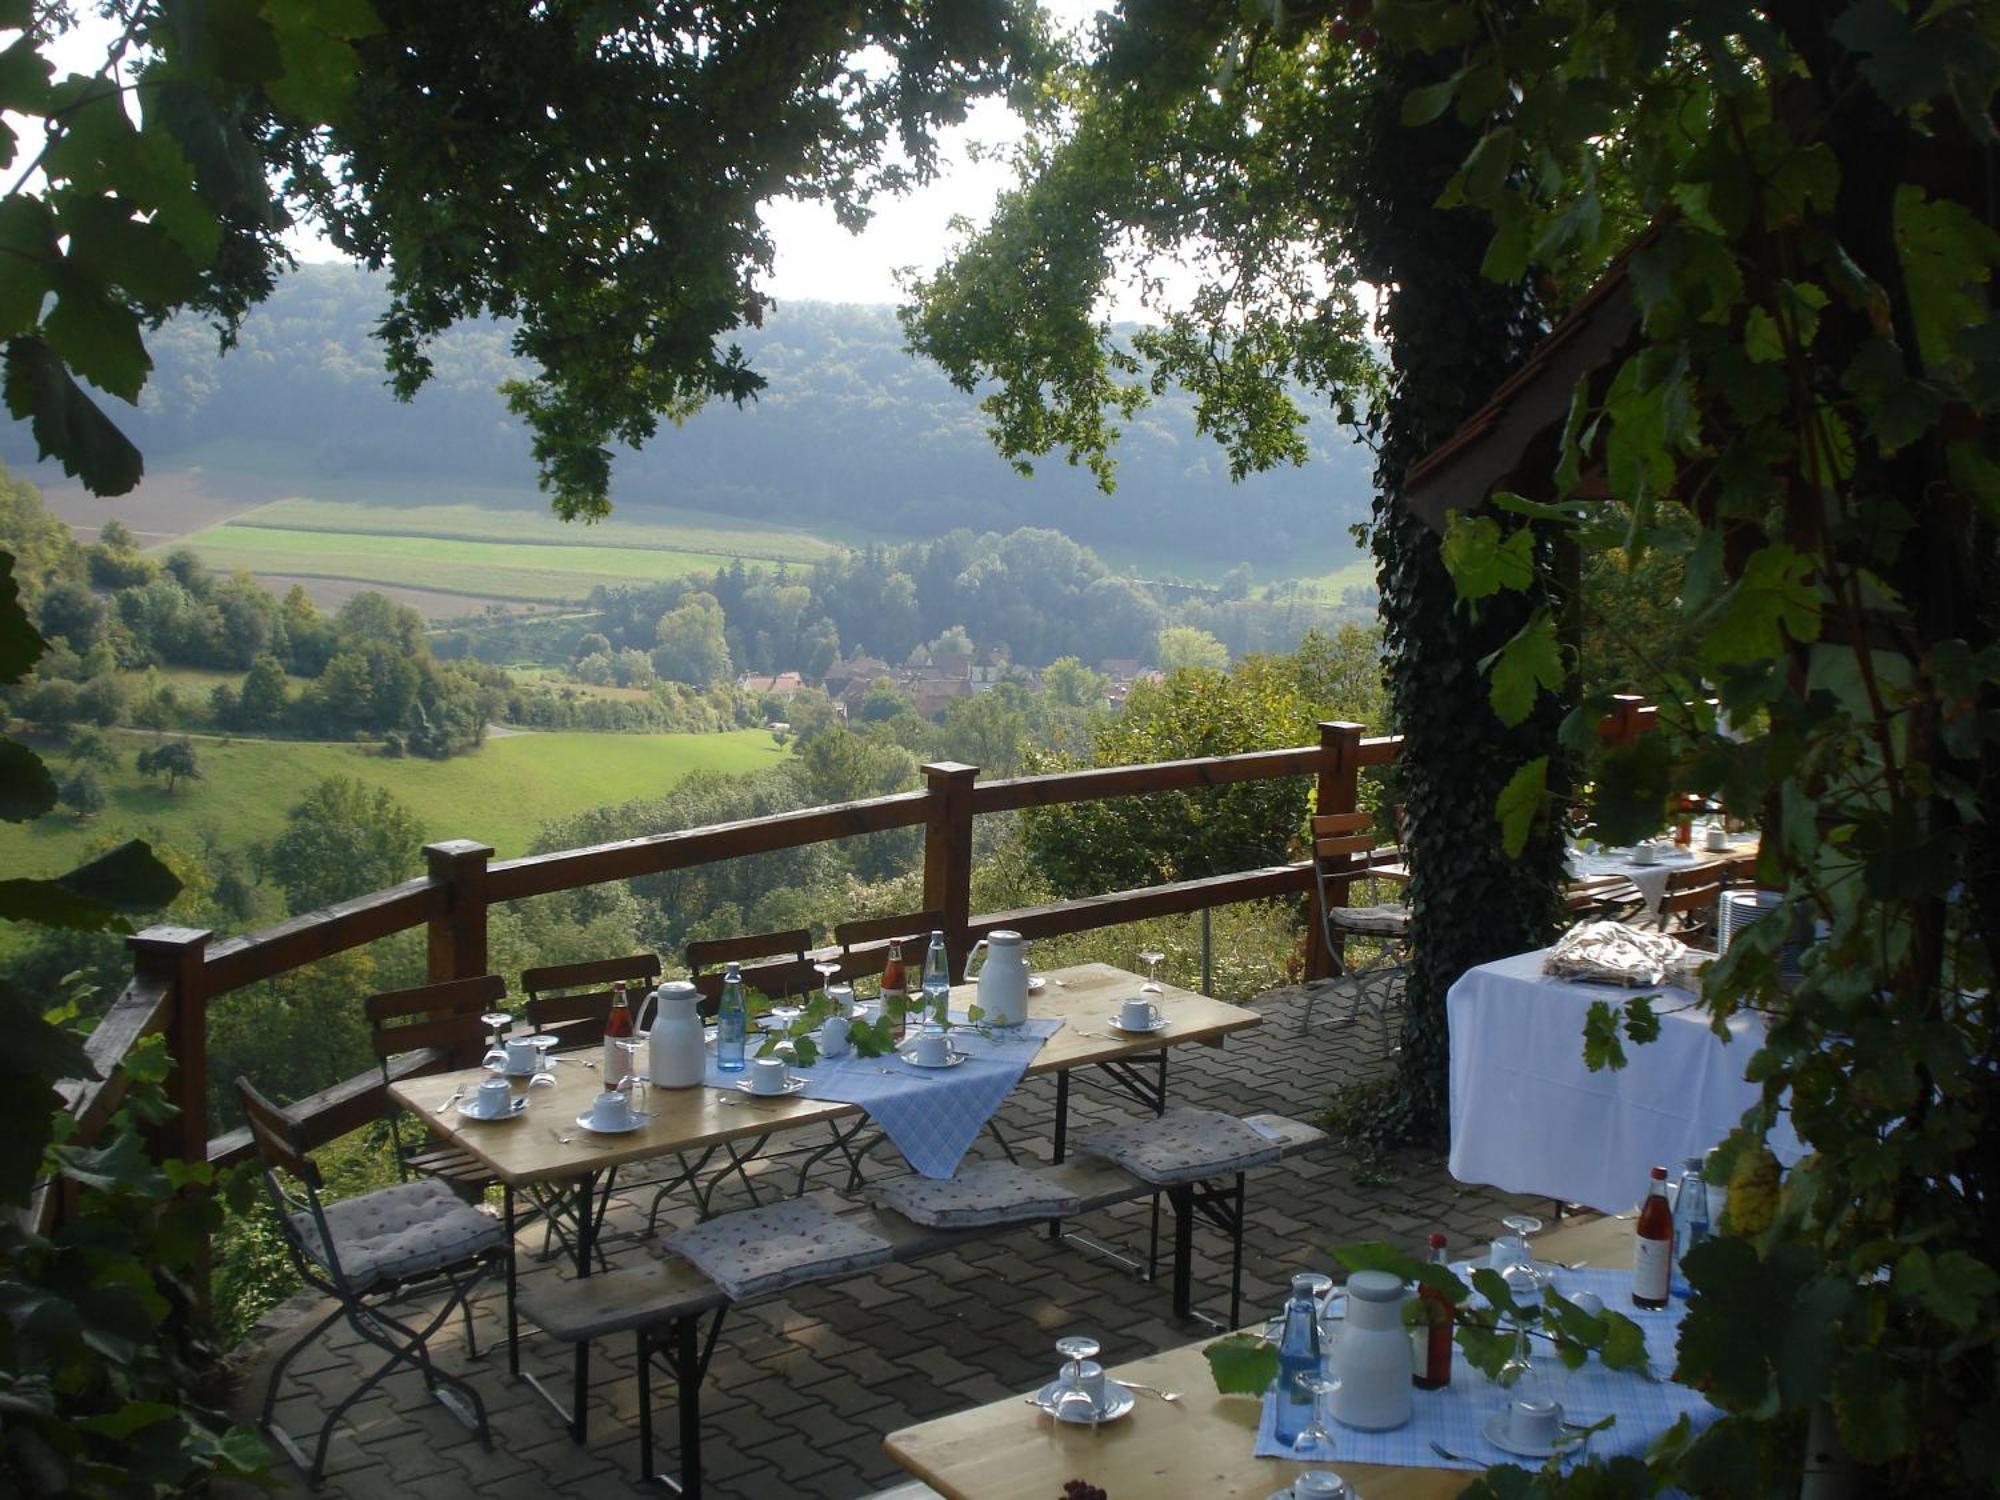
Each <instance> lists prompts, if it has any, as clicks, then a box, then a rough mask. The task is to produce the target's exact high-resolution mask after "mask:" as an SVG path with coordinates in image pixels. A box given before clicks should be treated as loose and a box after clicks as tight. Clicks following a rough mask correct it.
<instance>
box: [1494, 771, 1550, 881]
mask: <svg viewBox="0 0 2000 1500" xmlns="http://www.w3.org/2000/svg"><path fill="white" fill-rule="evenodd" d="M1548 780H1549V758H1548V757H1547V756H1546V755H1538V756H1536V757H1535V758H1534V759H1533V760H1531V761H1529V762H1528V763H1527V764H1526V765H1524V766H1522V767H1521V768H1520V769H1519V770H1517V771H1515V772H1514V774H1513V775H1512V776H1510V777H1508V778H1507V784H1506V785H1505V786H1503V787H1502V788H1500V795H1499V796H1498V797H1497V798H1495V799H1494V803H1493V810H1494V812H1495V814H1496V815H1498V817H1499V819H1500V842H1501V847H1502V848H1504V849H1505V850H1506V851H1507V854H1508V857H1509V858H1518V857H1519V856H1520V853H1521V851H1522V850H1523V849H1525V848H1527V847H1528V830H1529V829H1530V828H1532V827H1533V826H1534V822H1535V816H1536V814H1537V813H1539V812H1540V811H1541V809H1542V804H1543V802H1544V801H1546V800H1547V797H1548Z"/></svg>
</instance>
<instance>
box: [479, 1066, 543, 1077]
mask: <svg viewBox="0 0 2000 1500" xmlns="http://www.w3.org/2000/svg"><path fill="white" fill-rule="evenodd" d="M486 1071H487V1072H489V1073H491V1074H492V1075H493V1076H494V1077H495V1078H512V1079H516V1080H519V1079H524V1078H533V1077H534V1076H535V1069H533V1068H530V1069H528V1071H527V1072H525V1073H516V1072H515V1071H514V1070H513V1069H512V1068H509V1067H507V1066H506V1065H505V1064H503V1063H488V1064H487V1065H486Z"/></svg>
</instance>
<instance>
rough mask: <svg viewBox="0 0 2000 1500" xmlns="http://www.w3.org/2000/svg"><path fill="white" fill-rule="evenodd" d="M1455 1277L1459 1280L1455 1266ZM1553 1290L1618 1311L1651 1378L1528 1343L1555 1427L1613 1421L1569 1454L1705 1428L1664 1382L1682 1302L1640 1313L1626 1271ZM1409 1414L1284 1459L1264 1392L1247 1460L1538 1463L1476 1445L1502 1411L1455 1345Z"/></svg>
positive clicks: (1617, 1448)
mask: <svg viewBox="0 0 2000 1500" xmlns="http://www.w3.org/2000/svg"><path fill="white" fill-rule="evenodd" d="M1454 1269H1455V1270H1457V1272H1458V1274H1459V1275H1460V1276H1461V1277H1464V1276H1466V1275H1468V1274H1469V1273H1468V1271H1467V1270H1466V1269H1465V1268H1462V1267H1455V1268H1454ZM1556 1290H1557V1291H1558V1292H1560V1293H1561V1294H1562V1295H1563V1296H1565V1297H1571V1298H1573V1297H1575V1296H1576V1294H1577V1293H1578V1292H1586V1291H1587V1292H1595V1293H1597V1295H1598V1296H1599V1297H1601V1298H1603V1299H1604V1305H1605V1307H1607V1308H1609V1309H1611V1310H1612V1311H1614V1312H1621V1313H1624V1314H1625V1315H1626V1316H1627V1317H1629V1318H1631V1319H1632V1321H1633V1322H1635V1323H1637V1324H1638V1325H1639V1328H1640V1330H1641V1331H1642V1332H1643V1333H1644V1334H1645V1336H1646V1357H1647V1361H1648V1364H1649V1365H1650V1367H1651V1372H1652V1373H1653V1374H1654V1375H1656V1376H1659V1377H1662V1378H1660V1379H1658V1380H1648V1379H1647V1378H1646V1377H1645V1376H1643V1375H1641V1374H1639V1373H1638V1372H1636V1371H1626V1370H1608V1369H1606V1368H1605V1367H1604V1366H1603V1365H1602V1364H1601V1363H1599V1362H1598V1361H1597V1360H1596V1359H1595V1358H1594V1357H1593V1358H1592V1359H1590V1360H1588V1361H1587V1362H1585V1364H1584V1365H1583V1366H1582V1367H1581V1368H1579V1369H1575V1370H1565V1369H1564V1368H1563V1367H1562V1362H1561V1361H1560V1360H1559V1359H1557V1358H1556V1356H1555V1354H1554V1353H1553V1352H1546V1353H1544V1352H1539V1351H1546V1350H1547V1345H1546V1344H1540V1343H1539V1341H1538V1353H1537V1363H1538V1364H1540V1362H1541V1360H1543V1359H1546V1360H1547V1364H1546V1365H1545V1366H1543V1368H1546V1369H1547V1370H1549V1371H1550V1372H1552V1389H1551V1391H1550V1394H1552V1395H1553V1396H1554V1397H1555V1399H1556V1400H1558V1401H1560V1402H1561V1403H1562V1408H1563V1420H1564V1421H1566V1422H1580V1423H1583V1424H1584V1425H1586V1426H1587V1425H1589V1424H1590V1423H1593V1422H1597V1421H1601V1420H1602V1419H1603V1418H1605V1417H1607V1416H1612V1415H1614V1414H1615V1415H1616V1416H1617V1419H1618V1420H1617V1421H1616V1422H1614V1423H1613V1424H1612V1425H1611V1426H1610V1427H1608V1428H1606V1429H1605V1430H1604V1431H1603V1432H1599V1433H1594V1434H1592V1436H1591V1439H1590V1441H1589V1443H1588V1444H1581V1443H1580V1444H1578V1445H1577V1447H1576V1448H1575V1449H1574V1450H1573V1453H1575V1454H1581V1453H1584V1452H1590V1453H1594V1454H1596V1455H1597V1456H1598V1457H1600V1458H1611V1457H1616V1456H1619V1455H1628V1456H1631V1457H1634V1458H1637V1457H1641V1456H1643V1455H1644V1453H1645V1452H1646V1449H1647V1448H1648V1447H1649V1446H1650V1445H1651V1444H1652V1441H1653V1439H1654V1438H1656V1437H1658V1436H1659V1435H1660V1434H1661V1433H1663V1432H1665V1431H1666V1430H1667V1429H1668V1428H1669V1427H1671V1426H1673V1424H1674V1423H1675V1422H1676V1421H1678V1420H1679V1419H1680V1418H1681V1417H1682V1416H1683V1415H1686V1416H1689V1417H1691V1418H1692V1419H1693V1420H1694V1424H1695V1426H1696V1427H1703V1426H1706V1425H1707V1424H1708V1423H1709V1422H1712V1421H1713V1420H1715V1418H1716V1417H1717V1416H1719V1415H1720V1413H1719V1412H1718V1411H1717V1410H1716V1409H1715V1408H1714V1407H1712V1406H1710V1405H1709V1404H1708V1402H1707V1400H1706V1399H1704V1398H1703V1397H1702V1395H1701V1394H1700V1393H1699V1392H1698V1391H1692V1390H1689V1389H1688V1388H1687V1387H1686V1386H1682V1385H1675V1384H1673V1383H1672V1382H1670V1381H1668V1380H1666V1379H1665V1378H1664V1377H1665V1376H1666V1374H1667V1373H1668V1372H1670V1371H1671V1370H1672V1369H1673V1367H1674V1339H1675V1337H1676V1333H1677V1330H1678V1329H1679V1327H1680V1321H1681V1315H1682V1314H1683V1313H1684V1312H1686V1311H1687V1304H1686V1303H1685V1302H1683V1301H1681V1300H1680V1299H1678V1298H1675V1299H1674V1300H1673V1301H1671V1302H1669V1303H1668V1304H1667V1306H1666V1307H1665V1308H1663V1309H1661V1310H1660V1311H1659V1312H1647V1311H1645V1310H1644V1309H1642V1308H1637V1307H1634V1306H1633V1305H1632V1276H1631V1273H1630V1272H1629V1271H1602V1270H1588V1269H1586V1270H1581V1271H1557V1272H1556ZM1410 1394H1411V1395H1412V1396H1413V1397H1415V1412H1414V1415H1413V1416H1412V1417H1411V1419H1410V1420H1409V1421H1408V1422H1407V1423H1405V1424H1404V1425H1403V1426H1401V1427H1398V1428H1396V1429H1394V1430H1393V1431H1390V1432H1360V1431H1357V1430H1355V1429H1354V1428H1351V1427H1342V1426H1341V1425H1340V1424H1339V1423H1337V1422H1336V1423H1330V1424H1329V1425H1330V1426H1331V1427H1332V1429H1333V1434H1334V1451H1333V1452H1332V1453H1330V1454H1324V1453H1323V1454H1305V1455H1301V1454H1298V1453H1294V1452H1293V1451H1292V1450H1291V1449H1289V1448H1285V1447H1281V1446H1280V1445H1279V1443H1278V1440H1277V1436H1276V1434H1275V1432H1274V1423H1275V1421H1276V1416H1277V1407H1276V1397H1275V1396H1274V1395H1273V1394H1271V1393H1266V1395H1265V1397H1264V1415H1263V1420H1262V1421H1261V1422H1260V1423H1259V1424H1258V1427H1257V1446H1256V1454H1257V1456H1258V1457H1259V1458H1289V1459H1298V1458H1300V1457H1305V1458H1309V1459H1328V1458H1331V1459H1334V1460H1336V1461H1338V1460H1343V1459H1344V1460H1346V1461H1348V1462H1350V1463H1358V1464H1400V1465H1402V1466H1404V1467H1406V1468H1433V1469H1484V1468H1486V1467H1487V1466H1489V1465H1491V1464H1504V1463H1514V1464H1520V1465H1522V1466H1524V1467H1527V1468H1539V1467H1540V1463H1541V1461H1540V1460H1538V1459H1532V1458H1519V1457H1517V1456H1515V1455H1514V1454H1511V1453H1508V1452H1507V1451H1506V1450H1505V1449H1502V1448H1499V1447H1496V1446H1494V1444H1492V1443H1490V1442H1488V1441H1487V1440H1486V1435H1485V1433H1484V1432H1483V1431H1482V1430H1481V1429H1482V1428H1483V1427H1484V1425H1485V1422H1486V1419H1487V1418H1488V1417H1489V1416H1491V1415H1492V1414H1493V1413H1495V1412H1497V1411H1501V1410H1503V1409H1504V1408H1505V1405H1506V1401H1507V1397H1506V1394H1505V1393H1504V1392H1503V1391H1502V1390H1501V1388H1500V1387H1499V1386H1497V1385H1495V1384H1494V1383H1493V1382H1492V1381H1491V1380H1489V1379H1487V1378H1486V1377H1485V1376H1484V1375H1482V1374H1480V1373H1479V1372H1478V1371H1477V1370H1474V1369H1473V1368H1472V1366H1471V1365H1469V1364H1467V1363H1466V1360H1465V1351H1464V1350H1462V1349H1458V1348H1456V1347H1454V1348H1453V1350H1452V1356H1451V1384H1450V1385H1449V1386H1447V1387H1445V1389H1443V1390H1441V1391H1412V1392H1411V1393H1410ZM1434 1442H1435V1443H1437V1444H1439V1445H1440V1446H1442V1447H1445V1448H1448V1449H1450V1450H1451V1451H1452V1452H1453V1453H1459V1454H1463V1455H1465V1457H1466V1458H1468V1459H1471V1460H1474V1461H1473V1462H1470V1463H1453V1462H1452V1461H1451V1460H1449V1459H1445V1458H1440V1457H1439V1456H1438V1454H1437V1453H1436V1451H1435V1450H1434V1449H1433V1448H1432V1447H1431V1444H1432V1443H1434Z"/></svg>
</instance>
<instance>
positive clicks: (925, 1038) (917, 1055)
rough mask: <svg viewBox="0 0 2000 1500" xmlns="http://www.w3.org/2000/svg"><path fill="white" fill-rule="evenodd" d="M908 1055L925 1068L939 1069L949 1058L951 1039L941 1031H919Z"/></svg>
mask: <svg viewBox="0 0 2000 1500" xmlns="http://www.w3.org/2000/svg"><path fill="white" fill-rule="evenodd" d="M910 1055H911V1057H912V1058H913V1059H915V1061H917V1062H918V1063H920V1064H921V1065H922V1066H924V1067H926V1068H941V1067H943V1066H944V1065H945V1063H946V1062H948V1061H949V1060H950V1058H951V1038H950V1037H949V1036H947V1035H945V1033H944V1032H942V1031H920V1032H918V1033H917V1038H916V1040H915V1041H914V1042H912V1043H911V1044H910Z"/></svg>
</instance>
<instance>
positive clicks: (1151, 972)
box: [1139, 948, 1167, 995]
mask: <svg viewBox="0 0 2000 1500" xmlns="http://www.w3.org/2000/svg"><path fill="white" fill-rule="evenodd" d="M1166 956H1167V955H1166V954H1164V953H1162V952H1161V951H1160V950H1159V949H1157V948H1141V949H1140V950H1139V962H1140V963H1142V964H1144V965H1145V966H1146V982H1145V983H1144V984H1142V985H1140V986H1139V993H1140V994H1142V995H1160V994H1164V993H1165V991H1164V990H1162V989H1161V988H1160V976H1159V967H1160V960H1161V959H1163V958H1165V957H1166Z"/></svg>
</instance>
